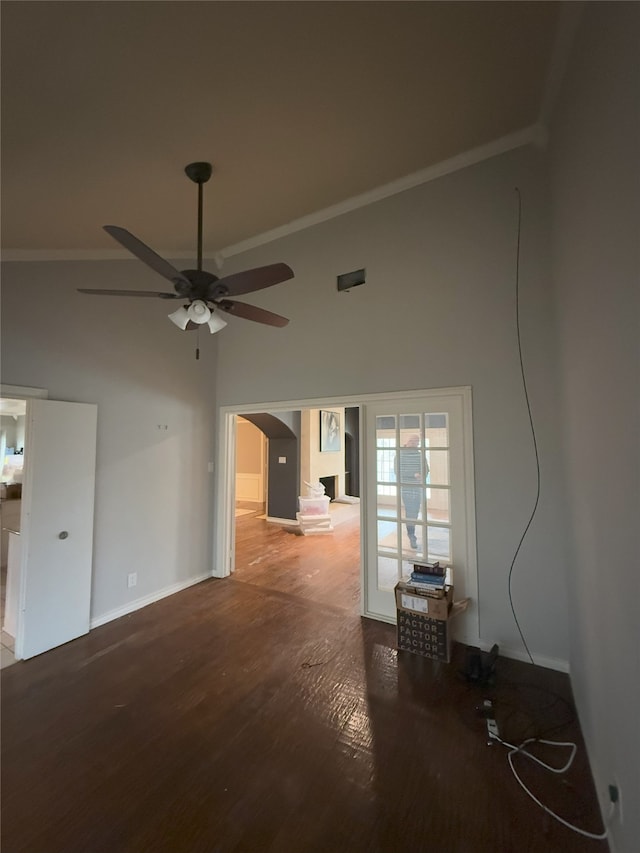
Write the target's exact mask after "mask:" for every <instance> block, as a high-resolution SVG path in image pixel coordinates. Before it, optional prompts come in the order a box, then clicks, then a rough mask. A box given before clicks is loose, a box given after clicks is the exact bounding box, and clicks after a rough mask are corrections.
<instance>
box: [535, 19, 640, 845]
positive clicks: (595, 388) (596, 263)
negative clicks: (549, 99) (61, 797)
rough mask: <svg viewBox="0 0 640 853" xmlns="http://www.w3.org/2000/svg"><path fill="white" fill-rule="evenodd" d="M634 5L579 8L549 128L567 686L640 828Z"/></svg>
mask: <svg viewBox="0 0 640 853" xmlns="http://www.w3.org/2000/svg"><path fill="white" fill-rule="evenodd" d="M639 44H640V5H638V4H637V3H605V4H600V3H587V4H586V6H585V10H584V13H583V19H582V25H581V28H580V29H579V31H578V35H577V40H576V42H575V44H574V50H573V54H572V58H571V63H570V66H569V72H568V75H567V77H566V79H565V82H564V86H563V89H562V93H561V99H560V101H559V103H558V105H557V109H556V111H555V115H554V118H553V123H552V133H551V154H552V163H553V169H552V190H553V225H554V274H555V280H556V285H557V297H558V322H559V335H560V341H561V350H560V362H559V364H560V373H561V377H562V398H561V399H562V424H563V427H564V449H565V460H566V470H567V483H568V506H569V508H570V512H569V516H568V519H567V522H568V531H569V537H568V538H569V545H570V549H569V560H568V566H569V585H570V589H571V595H570V598H569V603H570V609H569V623H570V626H571V633H570V640H571V643H570V645H571V677H572V684H573V689H574V694H575V698H576V703H577V706H578V710H579V715H580V720H581V723H582V728H583V732H584V735H585V739H586V741H587V744H588V747H589V754H590V757H591V764H592V769H593V772H594V775H595V778H596V783H597V786H598V792H599V794H600V796H601V798H602V800H603V802H604V801H606V786H607V784H608V783H609V782H612V781H617V782H618V784H620V786H621V788H622V798H623V810H624V826H623V827H620V826H619V824H618V823H617V822H616V823H615V824H614V827H613V841H612V845H611V846H612V850H616V851H619V853H623V851H625V852H626V853H632V851H637V850H638V844H639V839H640V819H639V815H638V809H637V804H638V803H640V773H639V768H640V738H639V737H638V707H639V704H640V696H639V688H640V660H639V655H640V631H639V628H638V625H639V617H638V601H639V600H640V581H639V568H640V549H639V545H638V519H639V510H640V494H639V480H640V477H639V453H638V440H639V436H640V414H639V404H638V387H639V386H638V378H639V371H638V367H639V364H640V357H639V356H640V353H639V347H638V340H639V334H638V333H639V330H640V329H639V323H638V320H639V318H640V310H639V308H640V306H639V303H638V294H639V292H640V287H639V284H640V281H639V278H640V256H639V254H638V235H639V232H640V170H639V167H638V162H639V160H638V156H639V152H640V129H639V104H640V97H639V96H640V61H639V59H638V45H639Z"/></svg>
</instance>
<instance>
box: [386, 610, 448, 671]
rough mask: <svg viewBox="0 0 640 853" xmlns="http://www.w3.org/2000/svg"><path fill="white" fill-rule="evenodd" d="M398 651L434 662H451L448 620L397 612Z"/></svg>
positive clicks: (405, 611)
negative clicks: (411, 653) (410, 653)
mask: <svg viewBox="0 0 640 853" xmlns="http://www.w3.org/2000/svg"><path fill="white" fill-rule="evenodd" d="M398 649H399V650H400V651H403V652H413V654H416V655H422V656H423V657H426V658H432V659H434V660H442V661H445V662H446V663H449V661H450V660H451V629H450V626H449V620H448V619H430V618H429V617H428V616H422V615H421V614H420V613H411V612H410V611H409V610H398Z"/></svg>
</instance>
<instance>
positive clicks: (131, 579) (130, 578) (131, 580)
mask: <svg viewBox="0 0 640 853" xmlns="http://www.w3.org/2000/svg"><path fill="white" fill-rule="evenodd" d="M137 583H138V573H137V572H131V574H130V575H127V586H128V587H129V589H131V587H132V586H135V585H136V584H137Z"/></svg>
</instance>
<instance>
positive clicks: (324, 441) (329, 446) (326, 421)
mask: <svg viewBox="0 0 640 853" xmlns="http://www.w3.org/2000/svg"><path fill="white" fill-rule="evenodd" d="M338 450H340V414H339V413H338V412H324V411H321V412H320V451H321V452H322V453H331V452H335V451H338Z"/></svg>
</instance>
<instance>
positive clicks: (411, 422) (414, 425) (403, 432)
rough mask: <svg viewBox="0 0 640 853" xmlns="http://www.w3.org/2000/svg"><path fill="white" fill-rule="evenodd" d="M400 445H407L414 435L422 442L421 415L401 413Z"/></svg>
mask: <svg viewBox="0 0 640 853" xmlns="http://www.w3.org/2000/svg"><path fill="white" fill-rule="evenodd" d="M399 426H400V446H401V447H405V446H406V445H407V443H408V442H409V439H411V438H412V437H413V436H416V438H417V440H418V442H419V443H420V442H421V438H422V436H421V432H422V428H421V426H420V415H400V423H399Z"/></svg>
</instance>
